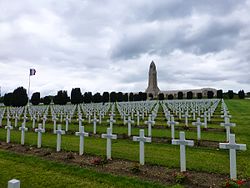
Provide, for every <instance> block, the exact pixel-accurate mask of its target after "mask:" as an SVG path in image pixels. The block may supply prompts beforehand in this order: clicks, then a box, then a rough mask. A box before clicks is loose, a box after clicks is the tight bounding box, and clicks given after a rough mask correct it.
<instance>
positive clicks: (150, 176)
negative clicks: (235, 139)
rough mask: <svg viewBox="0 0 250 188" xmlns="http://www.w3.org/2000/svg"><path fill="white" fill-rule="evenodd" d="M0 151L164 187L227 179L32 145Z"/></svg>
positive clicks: (8, 146)
mask: <svg viewBox="0 0 250 188" xmlns="http://www.w3.org/2000/svg"><path fill="white" fill-rule="evenodd" d="M0 148H1V149H4V150H10V151H13V152H15V153H19V154H24V155H34V156H39V157H41V158H44V159H48V160H52V161H56V162H61V163H66V164H73V165H76V166H79V167H81V168H89V169H93V170H95V171H97V172H102V173H110V174H114V175H122V176H128V177H135V178H139V179H142V180H145V181H153V182H157V183H161V184H163V185H174V184H176V183H180V184H182V185H184V186H185V187H190V188H194V187H204V188H205V187H215V188H217V187H218V188H219V187H221V185H222V183H223V182H224V181H225V180H226V178H228V176H227V175H224V174H213V173H206V172H197V171H188V172H186V173H180V172H179V169H169V168H167V167H164V166H157V165H150V164H145V165H144V166H141V165H139V163H137V162H133V161H129V160H124V159H113V160H106V159H105V158H103V157H100V156H93V155H88V154H84V155H82V156H80V155H78V153H75V152H66V151H61V152H56V151H55V150H54V149H51V148H40V149H38V148H36V147H34V146H22V145H20V144H7V143H5V142H0Z"/></svg>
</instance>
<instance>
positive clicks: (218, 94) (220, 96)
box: [217, 89, 223, 99]
mask: <svg viewBox="0 0 250 188" xmlns="http://www.w3.org/2000/svg"><path fill="white" fill-rule="evenodd" d="M217 98H218V99H222V98H223V91H222V89H220V90H217Z"/></svg>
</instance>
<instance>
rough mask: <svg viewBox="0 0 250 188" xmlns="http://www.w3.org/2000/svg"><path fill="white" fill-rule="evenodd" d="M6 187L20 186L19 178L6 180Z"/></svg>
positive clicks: (16, 187) (17, 187)
mask: <svg viewBox="0 0 250 188" xmlns="http://www.w3.org/2000/svg"><path fill="white" fill-rule="evenodd" d="M8 188H20V180H17V179H12V180H10V181H8Z"/></svg>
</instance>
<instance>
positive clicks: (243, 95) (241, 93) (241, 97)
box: [238, 90, 245, 99]
mask: <svg viewBox="0 0 250 188" xmlns="http://www.w3.org/2000/svg"><path fill="white" fill-rule="evenodd" d="M238 96H239V98H240V99H244V98H245V92H244V90H240V91H239V92H238Z"/></svg>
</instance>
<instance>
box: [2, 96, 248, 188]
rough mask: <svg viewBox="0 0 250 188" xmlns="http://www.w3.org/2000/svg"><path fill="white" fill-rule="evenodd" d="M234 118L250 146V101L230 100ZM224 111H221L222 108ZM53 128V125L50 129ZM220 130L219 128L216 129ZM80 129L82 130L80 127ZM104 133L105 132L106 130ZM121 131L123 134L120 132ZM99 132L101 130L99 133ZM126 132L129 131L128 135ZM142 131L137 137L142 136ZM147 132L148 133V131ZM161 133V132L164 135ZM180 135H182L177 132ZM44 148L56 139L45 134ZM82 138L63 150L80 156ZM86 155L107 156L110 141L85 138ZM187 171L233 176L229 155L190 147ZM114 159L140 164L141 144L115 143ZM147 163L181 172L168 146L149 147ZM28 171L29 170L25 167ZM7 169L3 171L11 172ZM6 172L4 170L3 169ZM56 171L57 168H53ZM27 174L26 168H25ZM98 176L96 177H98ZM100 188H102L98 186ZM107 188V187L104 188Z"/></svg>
mask: <svg viewBox="0 0 250 188" xmlns="http://www.w3.org/2000/svg"><path fill="white" fill-rule="evenodd" d="M226 104H227V105H228V108H229V111H230V114H231V115H232V116H233V118H232V122H235V123H236V124H237V125H236V127H235V128H233V131H234V133H235V134H236V142H237V143H242V144H247V147H248V146H249V145H250V100H226ZM219 110H220V108H219ZM50 126H51V127H52V125H50ZM214 126H217V127H219V125H214ZM76 127H78V126H76ZM87 127H88V128H87V129H86V130H87V131H88V130H89V131H91V130H92V129H91V128H92V126H91V125H87ZM100 127H103V130H102V131H100V130H99V131H100V133H101V132H102V133H103V132H105V130H106V127H105V126H100ZM119 129H121V130H119ZM97 130H98V129H97ZM124 130H125V131H124ZM120 131H121V132H123V131H124V132H126V129H125V128H124V127H117V128H116V127H115V125H114V132H118V133H119V134H121V132H120ZM137 131H138V132H139V129H138V128H137V130H136V131H135V132H133V134H135V135H138V132H137ZM145 131H146V130H145ZM160 131H161V132H160ZM168 131H169V132H168ZM154 134H157V135H167V136H168V137H170V130H165V129H164V130H161V129H157V130H153V136H154ZM186 134H187V136H186V137H187V138H188V139H194V138H196V133H195V132H194V131H187V132H186ZM176 135H178V131H176ZM20 136H21V134H20V131H17V130H13V131H11V142H15V143H20ZM203 136H204V137H206V139H208V140H215V141H224V140H225V133H223V132H204V133H203V132H202V138H203ZM5 139H6V130H4V129H0V140H1V141H5ZM42 139H43V141H42V147H49V148H54V149H55V148H56V135H53V134H51V133H45V134H43V137H42ZM25 142H26V144H28V145H33V146H35V145H36V142H37V134H36V133H33V132H27V133H26V140H25ZM78 147H79V137H76V136H74V135H63V136H62V149H63V150H66V151H75V152H78ZM85 152H86V153H88V154H93V155H100V156H105V153H106V139H101V138H94V137H89V138H85ZM186 152H187V169H188V170H194V171H205V172H213V173H222V174H229V151H228V150H220V149H218V148H217V149H216V148H213V149H212V148H202V147H194V148H191V147H188V148H187V151H186ZM112 157H113V158H122V159H128V160H132V161H138V160H139V143H138V142H133V141H132V140H131V139H118V140H113V141H112ZM249 159H250V151H249V150H247V151H238V152H237V171H238V177H242V178H248V177H250V160H249ZM145 161H146V163H148V164H149V163H150V164H154V165H162V166H166V167H167V168H179V147H178V146H173V145H171V144H168V143H160V144H157V143H146V144H145ZM23 164H24V167H25V163H23ZM7 167H8V166H7V165H3V168H6V169H7ZM1 169H2V168H1ZM52 169H53V168H52ZM24 170H25V168H24ZM94 176H95V175H94ZM96 186H97V187H98V186H99V185H96ZM104 187H105V186H104Z"/></svg>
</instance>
